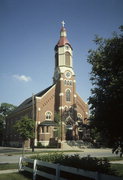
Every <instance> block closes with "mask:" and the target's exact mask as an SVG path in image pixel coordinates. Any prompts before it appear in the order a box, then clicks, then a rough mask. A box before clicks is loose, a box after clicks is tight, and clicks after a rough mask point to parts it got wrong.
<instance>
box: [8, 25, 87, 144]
mask: <svg viewBox="0 0 123 180" xmlns="http://www.w3.org/2000/svg"><path fill="white" fill-rule="evenodd" d="M54 50H55V61H54V62H55V63H54V64H55V71H54V75H53V84H52V85H51V86H50V87H47V88H46V89H44V90H43V91H41V92H39V93H37V94H35V95H34V96H33V97H30V98H28V99H26V100H25V101H24V102H23V103H22V104H20V105H19V106H18V107H17V109H16V110H15V111H14V112H13V113H12V114H11V115H9V117H8V118H7V119H6V144H7V145H11V146H21V137H19V136H18V135H17V134H16V133H15V132H14V131H13V128H12V127H13V125H14V124H15V122H16V121H19V120H20V118H21V117H22V116H24V115H28V117H30V118H32V117H34V120H35V146H36V145H37V143H38V142H40V143H41V144H42V145H44V146H46V145H48V144H49V142H50V140H51V139H57V138H58V137H57V134H58V133H57V131H58V124H59V126H60V127H61V131H60V139H61V140H62V141H66V140H78V139H82V136H83V130H82V127H83V125H86V124H87V123H88V105H87V104H86V103H85V102H84V101H83V100H82V99H81V97H80V96H79V95H78V93H77V92H76V78H75V77H76V76H75V72H74V69H73V49H72V46H71V44H70V43H69V41H68V39H67V32H66V29H65V27H64V22H63V23H62V28H61V31H60V39H59V41H58V43H57V44H56V46H55V48H54ZM55 114H59V117H60V121H59V123H58V122H56V121H55ZM28 146H30V141H28Z"/></svg>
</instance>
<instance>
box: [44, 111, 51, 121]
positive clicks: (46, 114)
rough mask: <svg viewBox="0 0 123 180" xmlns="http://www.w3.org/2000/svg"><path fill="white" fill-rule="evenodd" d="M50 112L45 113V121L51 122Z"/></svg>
mask: <svg viewBox="0 0 123 180" xmlns="http://www.w3.org/2000/svg"><path fill="white" fill-rule="evenodd" d="M51 115H52V114H51V112H49V111H47V112H46V113H45V119H46V120H51Z"/></svg>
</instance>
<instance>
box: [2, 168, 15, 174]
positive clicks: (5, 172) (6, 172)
mask: <svg viewBox="0 0 123 180" xmlns="http://www.w3.org/2000/svg"><path fill="white" fill-rule="evenodd" d="M17 172H18V169H8V170H0V174H9V173H17Z"/></svg>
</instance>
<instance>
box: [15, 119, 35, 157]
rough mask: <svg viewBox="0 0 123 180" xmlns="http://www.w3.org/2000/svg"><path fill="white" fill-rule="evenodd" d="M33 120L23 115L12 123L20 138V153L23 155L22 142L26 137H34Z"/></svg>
mask: <svg viewBox="0 0 123 180" xmlns="http://www.w3.org/2000/svg"><path fill="white" fill-rule="evenodd" d="M34 127H35V123H34V121H33V120H32V119H31V118H29V117H28V116H23V117H22V118H21V119H20V120H19V121H17V122H16V124H15V125H14V129H15V130H16V131H17V132H18V134H19V135H20V136H21V138H22V149H23V150H22V154H23V155H24V144H25V141H26V140H28V139H32V138H34Z"/></svg>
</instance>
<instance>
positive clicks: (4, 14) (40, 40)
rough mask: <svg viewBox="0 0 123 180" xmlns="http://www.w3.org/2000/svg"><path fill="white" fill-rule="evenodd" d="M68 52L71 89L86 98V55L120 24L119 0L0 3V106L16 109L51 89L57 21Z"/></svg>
mask: <svg viewBox="0 0 123 180" xmlns="http://www.w3.org/2000/svg"><path fill="white" fill-rule="evenodd" d="M63 20H64V21H65V28H66V29H67V38H68V40H69V42H70V44H71V46H72V47H73V66H74V71H75V74H76V89H77V92H78V94H79V95H80V96H81V97H82V99H83V100H84V101H85V102H87V101H88V98H89V96H90V95H91V91H90V89H91V88H93V87H92V85H91V81H90V80H89V79H90V72H91V65H90V64H88V62H87V57H88V50H89V49H94V48H96V47H95V44H94V42H93V40H94V37H95V35H96V34H98V35H99V36H101V37H104V38H108V37H111V36H112V32H114V31H116V32H119V30H118V27H119V26H120V25H122V24H123V0H0V103H3V102H6V103H10V104H13V105H16V106H18V105H19V104H20V103H22V102H23V101H24V100H25V99H26V98H28V97H30V96H32V93H33V94H35V93H38V92H40V91H42V90H43V89H45V88H47V87H48V86H50V85H52V83H53V80H52V77H53V74H54V66H55V58H54V55H55V53H54V47H55V45H56V44H57V42H58V40H59V35H60V29H61V26H62V25H61V22H62V21H63Z"/></svg>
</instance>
